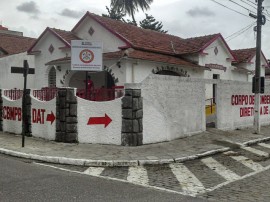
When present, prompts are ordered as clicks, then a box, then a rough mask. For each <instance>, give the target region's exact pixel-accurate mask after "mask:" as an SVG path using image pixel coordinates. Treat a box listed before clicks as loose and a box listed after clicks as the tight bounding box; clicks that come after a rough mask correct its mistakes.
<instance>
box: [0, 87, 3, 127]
mask: <svg viewBox="0 0 270 202" xmlns="http://www.w3.org/2000/svg"><path fill="white" fill-rule="evenodd" d="M2 109H3V98H2V89H0V131H3V110H2Z"/></svg>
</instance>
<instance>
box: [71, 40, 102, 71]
mask: <svg viewBox="0 0 270 202" xmlns="http://www.w3.org/2000/svg"><path fill="white" fill-rule="evenodd" d="M102 49H103V45H102V42H92V41H86V40H72V41H71V70H76V71H102V52H103V50H102Z"/></svg>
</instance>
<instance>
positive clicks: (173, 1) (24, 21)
mask: <svg viewBox="0 0 270 202" xmlns="http://www.w3.org/2000/svg"><path fill="white" fill-rule="evenodd" d="M214 1H216V2H218V3H220V4H223V5H224V6H226V7H229V8H231V9H234V10H236V11H237V12H240V13H241V14H239V13H237V12H234V11H232V10H229V9H227V8H225V7H224V6H221V5H219V4H217V3H215V2H214ZM232 1H233V2H236V3H238V4H241V5H242V6H243V7H244V8H243V7H241V6H239V5H237V4H236V3H233V2H232ZM110 2H111V0H0V8H1V12H0V23H1V24H2V25H3V26H5V27H8V28H9V29H10V30H15V31H21V32H23V33H24V36H29V37H36V38H37V37H38V36H39V35H40V34H41V33H42V32H43V31H44V29H45V28H46V27H52V28H58V29H63V30H67V31H70V30H71V29H72V28H73V27H74V26H75V25H76V23H77V22H78V21H79V19H80V18H81V17H82V16H83V15H84V14H85V13H86V12H87V11H89V12H92V13H95V14H98V15H101V14H107V10H106V6H108V7H109V6H110ZM253 2H254V3H255V0H153V3H152V4H151V5H150V7H151V8H150V10H147V11H145V13H147V14H149V15H152V16H153V17H154V18H155V19H156V20H158V21H160V22H162V24H163V29H164V30H168V34H172V35H176V36H179V37H182V38H190V37H196V36H204V35H209V34H214V33H221V34H222V36H223V37H224V38H225V40H226V41H227V43H228V44H229V46H230V48H231V49H233V50H234V49H242V48H252V47H255V46H256V35H255V32H254V31H253V27H254V26H251V24H252V23H254V22H255V21H256V20H255V19H253V18H251V17H248V14H249V12H252V11H253V12H255V13H256V9H255V7H256V5H255V4H254V3H253ZM263 6H264V7H265V11H264V12H265V13H266V14H267V15H268V16H267V17H268V19H269V21H266V24H265V25H264V26H263V28H262V50H263V52H264V54H265V55H266V57H267V58H269V59H270V0H264V2H263ZM145 13H144V12H142V11H139V12H137V13H136V14H135V18H136V20H137V22H139V21H141V20H143V19H144V18H145ZM126 19H131V18H130V17H129V16H128V17H127V18H126ZM249 25H250V28H249V29H247V31H245V32H243V33H242V34H241V35H240V36H237V37H235V35H232V34H234V33H236V32H237V31H239V30H241V29H243V28H248V27H249ZM231 35H232V36H231ZM229 36H231V37H229ZM227 37H229V38H227Z"/></svg>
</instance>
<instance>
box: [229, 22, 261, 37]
mask: <svg viewBox="0 0 270 202" xmlns="http://www.w3.org/2000/svg"><path fill="white" fill-rule="evenodd" d="M255 24H256V22H253V23H252V24H250V25H248V26H247V27H244V28H243V29H241V30H239V31H237V32H235V33H234V34H232V35H230V36H228V37H226V39H227V41H228V42H229V41H231V40H233V39H235V38H236V37H238V36H240V35H241V34H243V33H245V32H246V31H248V30H249V29H250V28H252V27H253V26H254V25H255ZM228 38H230V39H228Z"/></svg>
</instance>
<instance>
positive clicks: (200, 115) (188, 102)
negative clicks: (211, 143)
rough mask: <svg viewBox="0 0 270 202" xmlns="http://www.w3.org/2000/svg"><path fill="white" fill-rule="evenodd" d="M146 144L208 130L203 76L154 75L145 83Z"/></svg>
mask: <svg viewBox="0 0 270 202" xmlns="http://www.w3.org/2000/svg"><path fill="white" fill-rule="evenodd" d="M141 90H142V97H143V144H150V143H157V142H163V141H170V140H174V139H177V138H180V137H186V136H188V135H191V134H195V133H199V132H202V131H205V130H206V123H205V90H204V83H203V82H202V80H198V79H193V78H183V77H174V76H163V75H151V76H149V77H148V78H147V79H146V80H144V81H143V82H142V84H141Z"/></svg>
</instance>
